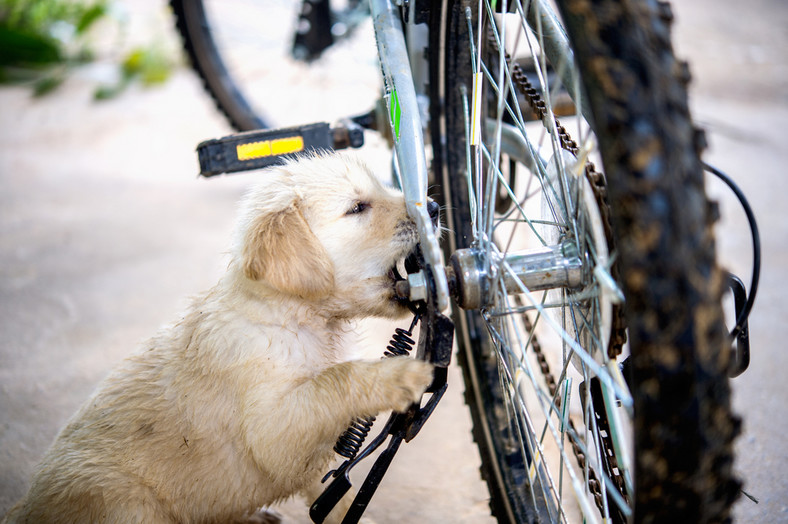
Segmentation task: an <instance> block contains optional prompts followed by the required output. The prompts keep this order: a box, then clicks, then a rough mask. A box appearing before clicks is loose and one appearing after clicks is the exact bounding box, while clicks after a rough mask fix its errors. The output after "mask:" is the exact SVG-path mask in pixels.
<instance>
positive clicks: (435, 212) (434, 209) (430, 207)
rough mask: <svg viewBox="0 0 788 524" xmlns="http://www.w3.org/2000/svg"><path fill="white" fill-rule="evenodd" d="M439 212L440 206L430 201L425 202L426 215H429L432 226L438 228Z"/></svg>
mask: <svg viewBox="0 0 788 524" xmlns="http://www.w3.org/2000/svg"><path fill="white" fill-rule="evenodd" d="M440 211H441V206H440V204H438V203H437V202H435V201H434V200H430V201H428V202H427V213H429V215H430V218H431V219H432V225H433V226H435V227H438V224H439V222H440Z"/></svg>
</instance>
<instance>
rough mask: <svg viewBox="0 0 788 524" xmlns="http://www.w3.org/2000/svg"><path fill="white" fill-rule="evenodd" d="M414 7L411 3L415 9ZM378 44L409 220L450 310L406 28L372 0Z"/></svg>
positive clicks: (387, 5) (442, 304)
mask: <svg viewBox="0 0 788 524" xmlns="http://www.w3.org/2000/svg"><path fill="white" fill-rule="evenodd" d="M414 4H415V3H414V2H412V3H411V9H412V8H413V7H412V6H413V5H414ZM370 10H371V12H372V20H373V25H374V28H375V39H376V41H377V45H378V55H379V58H380V66H381V70H382V74H383V82H384V89H385V94H384V97H385V100H386V105H387V106H388V115H389V123H390V126H391V134H392V136H393V138H394V147H395V151H396V155H397V156H396V158H397V165H398V166H399V173H400V182H401V185H402V191H403V193H404V195H405V202H406V204H407V207H408V214H409V215H410V216H411V218H412V219H413V220H414V221H415V222H416V226H417V227H418V230H419V237H420V239H421V249H422V252H423V254H424V259H425V262H426V265H427V268H428V271H430V272H431V274H432V278H433V280H434V282H435V286H436V293H437V304H438V308H439V309H440V310H445V309H446V308H447V307H448V305H449V286H448V283H447V279H446V271H445V269H444V264H443V256H442V254H441V249H440V245H439V243H438V239H437V237H436V235H435V231H434V230H433V227H432V220H431V219H430V216H429V213H428V212H427V159H426V157H425V154H424V134H423V129H424V128H423V126H422V121H421V115H420V110H419V103H418V97H417V94H416V89H415V87H414V82H413V74H412V70H411V63H410V60H411V57H410V56H409V54H408V49H407V47H406V45H405V36H404V32H403V27H402V22H401V21H400V18H399V15H398V13H396V12H395V6H394V5H393V4H392V2H390V1H388V0H370Z"/></svg>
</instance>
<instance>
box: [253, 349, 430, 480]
mask: <svg viewBox="0 0 788 524" xmlns="http://www.w3.org/2000/svg"><path fill="white" fill-rule="evenodd" d="M431 382H432V366H431V365H430V364H428V363H426V362H423V361H420V360H414V359H412V358H407V357H397V358H388V359H383V360H379V361H351V362H343V363H341V364H337V365H334V366H332V367H330V368H328V369H326V370H325V371H323V372H322V373H320V374H319V375H317V376H316V377H314V378H313V379H311V380H308V381H306V382H305V383H303V384H301V385H299V386H298V387H296V388H295V389H293V390H292V391H290V392H288V393H286V394H285V395H284V396H283V397H282V398H281V400H280V402H278V403H277V404H276V405H275V406H271V408H270V411H268V412H267V413H249V412H248V413H247V414H246V415H247V416H246V417H245V418H246V420H247V427H246V434H247V438H248V439H249V440H248V442H249V444H250V446H249V447H250V448H251V451H252V453H253V454H254V456H255V459H256V460H257V461H258V464H259V466H260V467H261V469H263V470H265V471H267V472H268V473H269V475H271V477H272V480H274V481H275V482H276V483H280V482H283V483H286V484H287V485H289V486H290V488H291V489H293V490H296V491H300V490H302V489H304V488H305V487H307V486H308V485H309V484H310V483H311V482H313V481H314V479H315V477H317V476H319V475H320V474H321V473H325V471H322V470H323V469H324V468H325V467H326V466H327V465H328V462H329V460H330V459H331V458H332V456H333V451H332V447H333V445H334V443H335V442H336V439H337V437H339V435H340V434H341V433H342V432H343V431H344V430H345V429H346V428H347V425H348V424H349V423H350V422H351V421H352V420H353V418H355V417H361V416H370V415H376V414H378V413H379V412H381V411H386V410H395V411H404V410H405V409H407V408H408V406H410V404H411V403H413V402H417V401H418V400H419V399H420V398H421V395H422V394H423V393H424V391H425V390H426V388H427V387H428V386H429V385H430V383H431ZM248 407H249V408H254V405H249V406H248ZM252 421H254V423H251V424H250V422H252ZM277 481H278V482H277ZM291 494H292V492H291Z"/></svg>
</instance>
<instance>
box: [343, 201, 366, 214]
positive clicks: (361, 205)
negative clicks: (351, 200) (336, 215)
mask: <svg viewBox="0 0 788 524" xmlns="http://www.w3.org/2000/svg"><path fill="white" fill-rule="evenodd" d="M369 207H370V206H369V202H356V203H355V204H353V207H351V208H350V209H349V210H348V212H347V213H345V214H346V215H357V214H359V213H363V212H364V211H366V210H367V209H369Z"/></svg>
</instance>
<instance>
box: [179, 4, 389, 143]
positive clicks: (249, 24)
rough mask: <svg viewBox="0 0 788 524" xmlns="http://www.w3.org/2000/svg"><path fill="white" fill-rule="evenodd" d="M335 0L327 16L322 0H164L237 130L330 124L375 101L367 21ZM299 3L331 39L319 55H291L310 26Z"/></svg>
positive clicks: (197, 68) (374, 64) (356, 7)
mask: <svg viewBox="0 0 788 524" xmlns="http://www.w3.org/2000/svg"><path fill="white" fill-rule="evenodd" d="M334 3H335V4H336V2H334ZM340 3H341V4H343V5H342V6H341V7H342V9H340V10H337V11H336V12H333V13H331V14H329V11H328V2H327V1H325V0H319V1H318V0H313V1H307V2H293V1H282V0H279V1H277V0H266V1H263V2H260V1H253V0H170V5H171V7H172V10H173V13H174V14H175V20H176V27H177V29H178V32H179V33H180V35H181V38H182V40H183V44H184V48H185V50H186V54H187V55H188V57H189V60H190V63H191V64H192V66H193V68H194V70H195V71H196V72H197V74H198V75H199V76H200V78H201V80H202V82H203V85H204V87H205V89H206V91H207V92H208V93H209V94H210V95H211V97H212V98H213V99H214V101H215V103H216V105H217V107H218V108H219V110H221V111H222V112H223V113H224V114H225V116H226V117H227V119H228V121H229V122H230V124H231V125H232V126H233V127H235V128H236V129H237V130H239V131H248V130H252V129H262V128H267V127H276V126H283V125H293V124H302V123H308V122H315V121H320V120H322V121H328V122H331V121H333V120H335V119H338V118H344V117H348V116H352V115H357V114H359V113H362V112H365V111H369V110H370V109H372V108H373V107H374V104H375V101H376V100H377V99H378V98H379V97H380V85H379V84H380V78H379V74H378V71H379V66H378V63H377V55H376V52H375V42H374V35H373V32H372V26H371V24H370V23H369V17H368V16H366V14H365V12H364V11H363V3H361V4H360V3H359V2H358V0H355V1H354V0H348V1H346V2H340ZM302 5H303V7H304V9H305V10H309V9H313V10H314V11H313V12H314V14H315V15H316V16H319V17H322V18H321V19H329V17H330V19H331V24H330V26H329V25H326V26H325V28H323V31H322V32H323V33H325V32H326V31H330V32H331V36H329V37H328V38H329V41H333V42H334V43H333V45H330V46H329V47H328V48H326V49H325V50H323V52H322V53H321V54H320V56H311V55H310V56H307V57H301V58H295V57H294V54H299V53H298V51H294V39H295V38H296V37H297V36H298V35H303V34H308V31H309V29H310V23H309V19H308V17H305V16H301V14H300V12H299V8H300V7H302ZM324 45H325V44H324ZM301 54H308V53H306V52H303V53H301ZM349 92H352V93H353V95H354V96H353V97H348V96H347V93H349Z"/></svg>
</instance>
